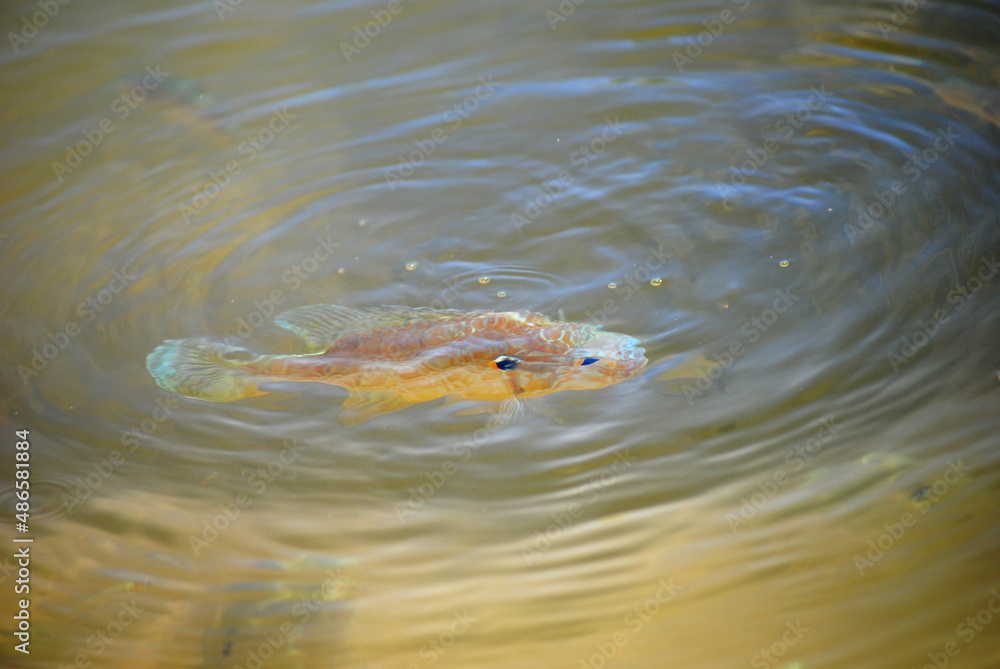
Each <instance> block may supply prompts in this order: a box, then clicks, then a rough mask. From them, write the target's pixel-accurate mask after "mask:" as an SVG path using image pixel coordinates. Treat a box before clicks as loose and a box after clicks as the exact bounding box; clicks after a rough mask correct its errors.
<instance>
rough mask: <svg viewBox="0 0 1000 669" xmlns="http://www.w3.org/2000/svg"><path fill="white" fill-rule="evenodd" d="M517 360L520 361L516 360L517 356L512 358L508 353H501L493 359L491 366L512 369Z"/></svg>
mask: <svg viewBox="0 0 1000 669" xmlns="http://www.w3.org/2000/svg"><path fill="white" fill-rule="evenodd" d="M519 362H521V361H520V360H518V359H517V358H513V357H511V356H509V355H501V356H500V357H499V358H497V359H496V360H494V361H493V366H494V367H496V368H497V369H503V370H507V369H514V366H515V365H517V363H519Z"/></svg>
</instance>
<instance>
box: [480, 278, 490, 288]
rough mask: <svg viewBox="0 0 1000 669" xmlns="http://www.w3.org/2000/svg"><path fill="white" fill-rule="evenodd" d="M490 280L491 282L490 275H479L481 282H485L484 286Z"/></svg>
mask: <svg viewBox="0 0 1000 669" xmlns="http://www.w3.org/2000/svg"><path fill="white" fill-rule="evenodd" d="M489 282H490V277H488V276H481V277H479V283H481V284H483V285H484V286H485V285H486V284H488V283H489Z"/></svg>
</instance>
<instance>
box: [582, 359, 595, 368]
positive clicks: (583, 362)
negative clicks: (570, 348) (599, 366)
mask: <svg viewBox="0 0 1000 669" xmlns="http://www.w3.org/2000/svg"><path fill="white" fill-rule="evenodd" d="M595 362H598V359H597V358H584V359H583V360H581V361H580V366H581V367H582V366H583V365H593V364H594V363H595Z"/></svg>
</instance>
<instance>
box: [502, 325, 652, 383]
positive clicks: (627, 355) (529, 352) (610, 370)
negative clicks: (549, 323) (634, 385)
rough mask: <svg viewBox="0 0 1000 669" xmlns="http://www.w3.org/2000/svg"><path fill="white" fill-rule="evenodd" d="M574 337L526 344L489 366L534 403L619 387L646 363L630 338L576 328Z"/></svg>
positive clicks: (637, 346) (643, 355)
mask: <svg viewBox="0 0 1000 669" xmlns="http://www.w3.org/2000/svg"><path fill="white" fill-rule="evenodd" d="M577 328H578V331H576V332H572V333H569V334H568V335H563V336H560V337H559V338H557V339H554V340H552V339H549V341H548V342H546V343H545V344H543V345H535V346H533V345H531V344H528V343H526V344H525V345H524V346H523V348H522V349H521V350H517V349H516V348H515V349H512V350H510V351H509V352H508V353H507V354H506V355H502V356H500V357H498V358H496V359H495V360H494V361H493V365H494V367H496V369H499V370H501V371H503V372H504V373H505V374H506V375H509V376H508V378H509V379H510V382H511V384H512V385H513V386H514V388H515V392H516V394H517V395H518V396H519V397H537V396H540V395H547V394H549V393H554V392H559V391H562V390H593V389H597V388H604V387H605V386H610V385H612V384H615V383H619V382H621V381H624V380H625V379H627V378H629V377H631V376H633V375H634V374H635V373H636V372H637V371H638V370H639V369H641V368H642V367H644V366H645V365H646V363H647V362H648V361H647V360H646V355H645V354H646V352H645V350H643V349H642V348H641V347H640V346H639V343H640V342H639V340H638V339H636V338H635V337H630V336H628V335H623V334H619V333H617V332H604V331H603V330H600V329H599V328H596V327H591V326H586V327H585V328H584V327H582V326H577Z"/></svg>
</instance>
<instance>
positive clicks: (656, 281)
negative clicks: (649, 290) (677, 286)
mask: <svg viewBox="0 0 1000 669" xmlns="http://www.w3.org/2000/svg"><path fill="white" fill-rule="evenodd" d="M662 284H663V279H661V278H660V277H658V276H654V277H653V278H652V279H650V280H649V285H650V286H660V285H662Z"/></svg>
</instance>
